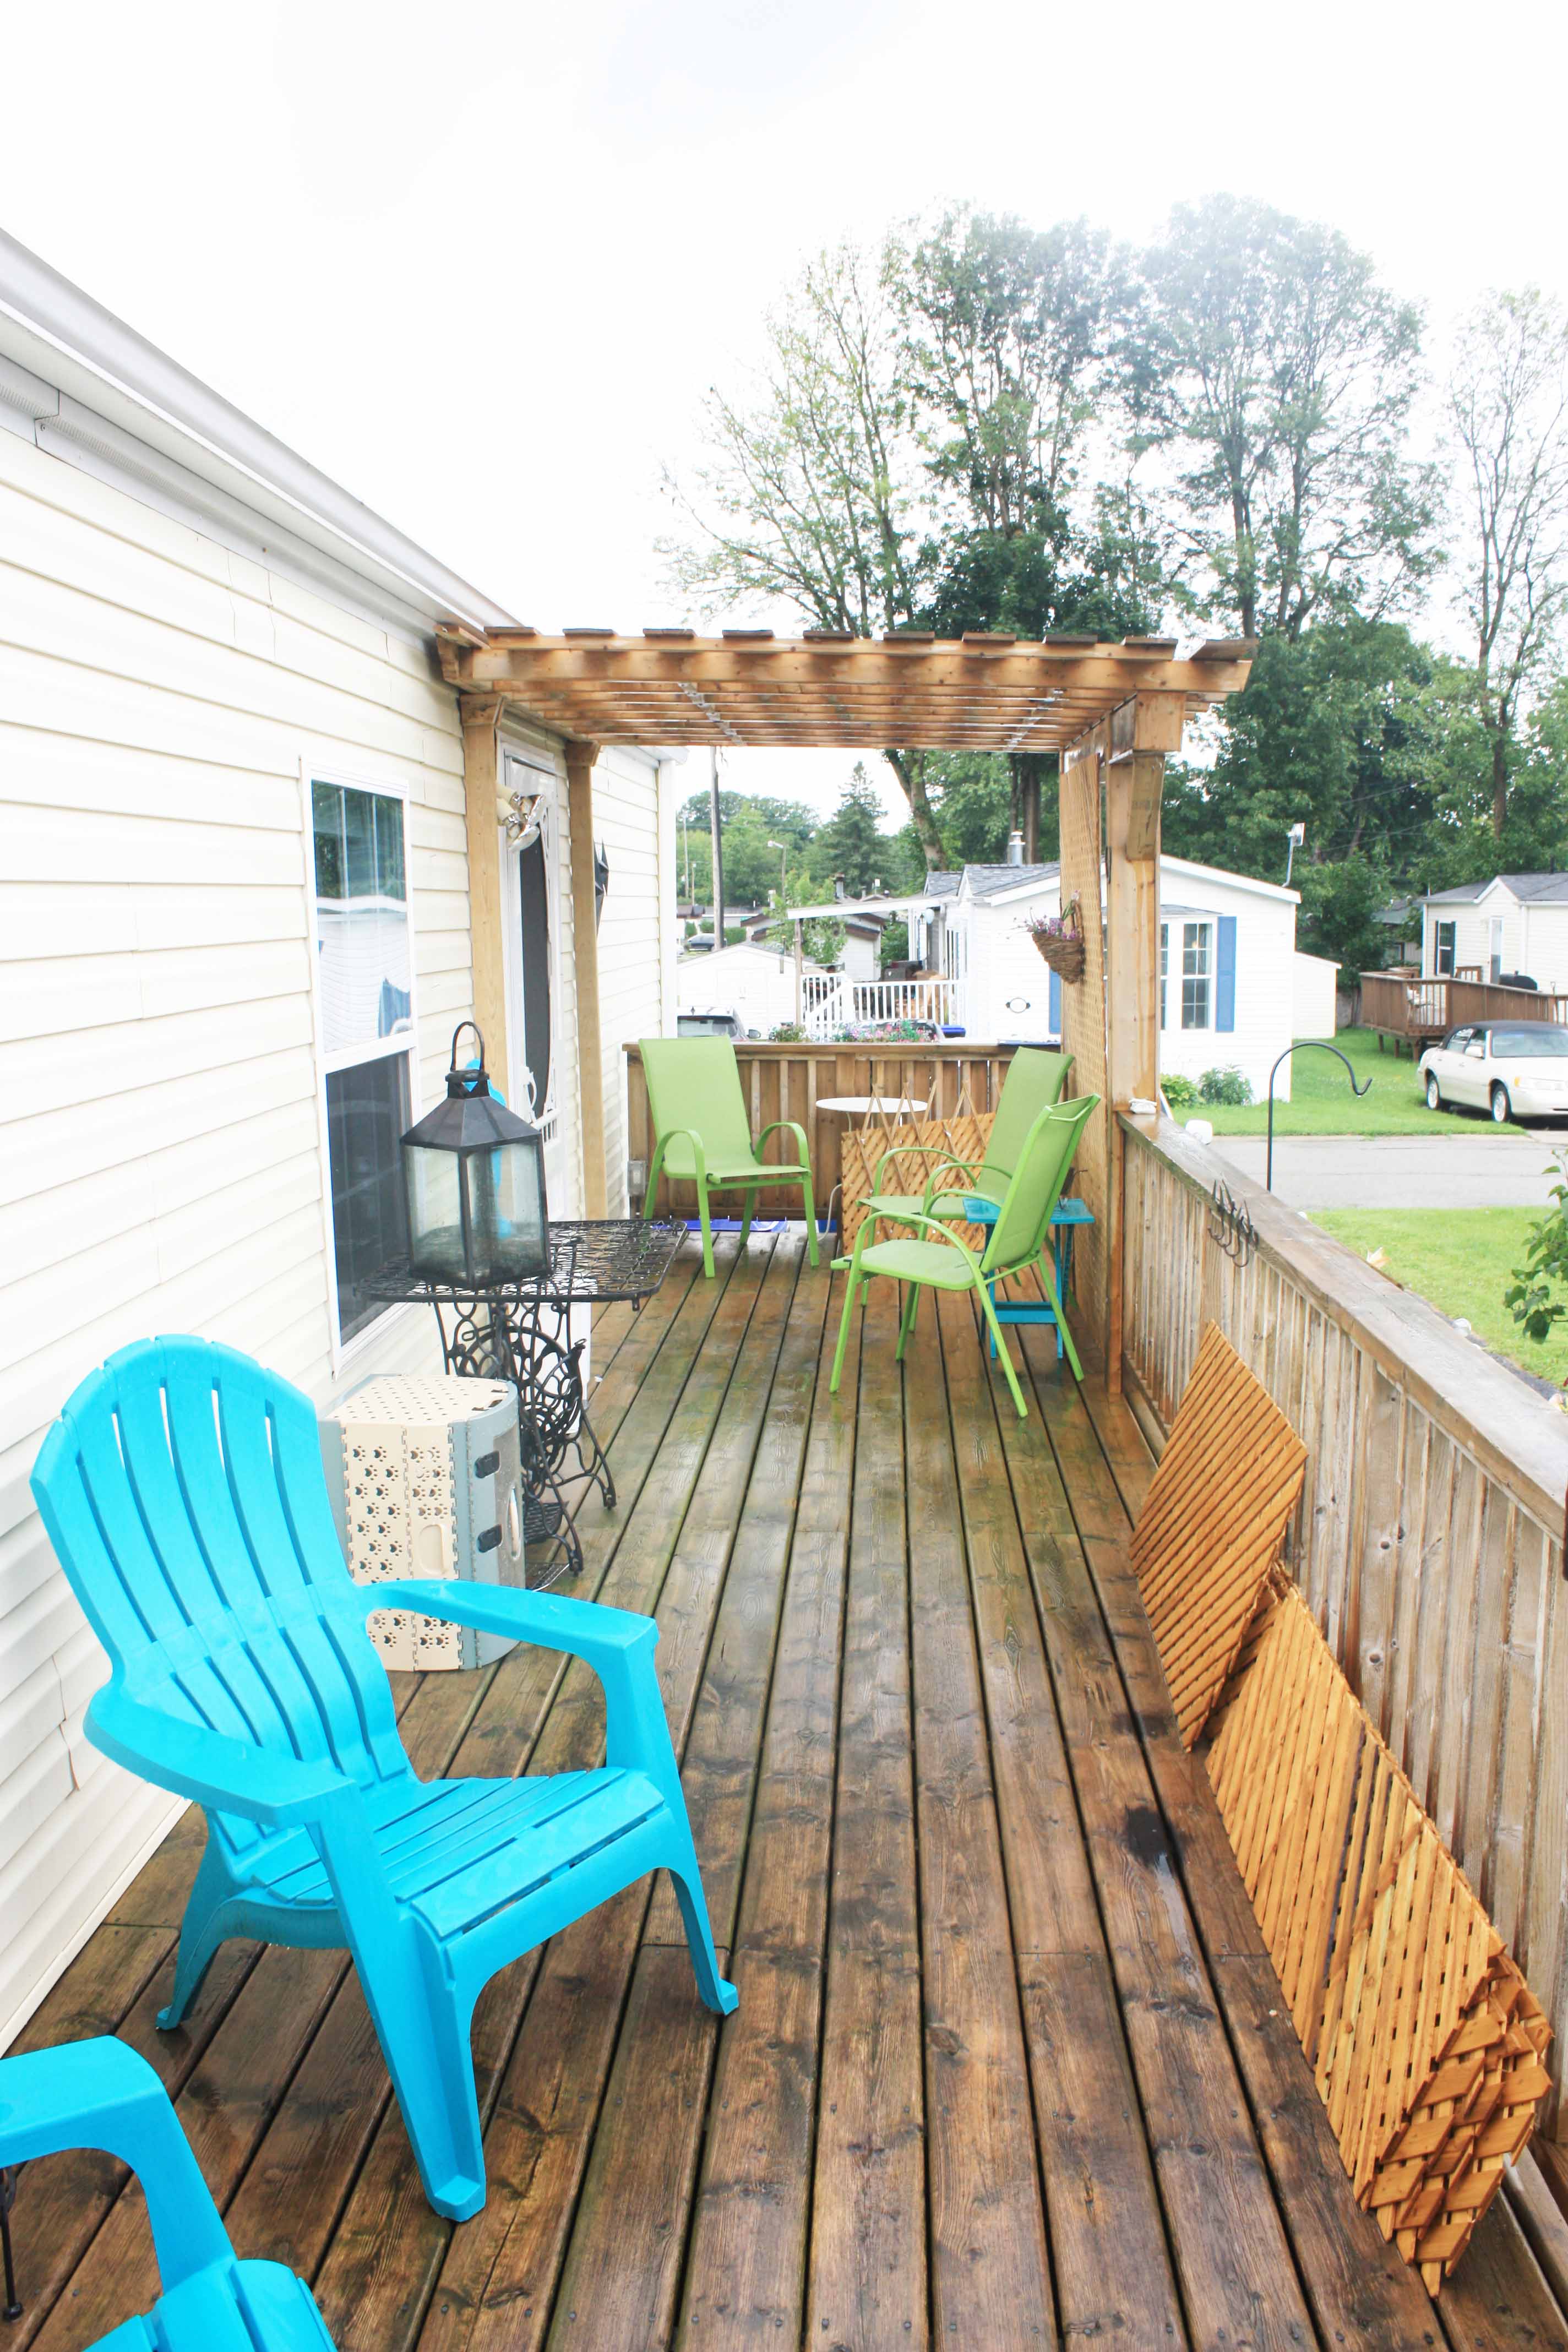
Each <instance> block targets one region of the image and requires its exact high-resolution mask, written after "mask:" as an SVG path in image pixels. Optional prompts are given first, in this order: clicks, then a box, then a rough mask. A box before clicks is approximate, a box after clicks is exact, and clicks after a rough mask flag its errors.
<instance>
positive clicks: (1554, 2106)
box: [1121, 1118, 1568, 2138]
mask: <svg viewBox="0 0 1568 2352" xmlns="http://www.w3.org/2000/svg"><path fill="white" fill-rule="evenodd" d="M1121 1128H1122V1133H1123V1138H1124V1152H1123V1168H1124V1173H1123V1188H1124V1189H1123V1203H1124V1224H1123V1246H1124V1253H1125V1255H1124V1264H1123V1303H1122V1318H1123V1319H1122V1375H1123V1381H1124V1386H1125V1391H1126V1393H1127V1395H1128V1398H1129V1401H1130V1402H1131V1404H1132V1406H1133V1408H1134V1410H1135V1412H1137V1413H1138V1416H1139V1419H1140V1420H1141V1421H1142V1423H1143V1424H1144V1427H1145V1429H1146V1431H1147V1433H1148V1434H1149V1436H1150V1438H1151V1442H1152V1444H1154V1446H1155V1449H1156V1451H1158V1450H1159V1448H1160V1446H1161V1444H1162V1443H1163V1433H1164V1431H1165V1430H1166V1429H1168V1428H1169V1426H1170V1424H1171V1423H1172V1421H1173V1418H1174V1415H1175V1410H1176V1405H1177V1402H1178V1401H1179V1399H1180V1397H1181V1393H1182V1390H1183V1388H1184V1384H1185V1381H1186V1378H1187V1374H1188V1372H1189V1370H1191V1368H1192V1365H1193V1362H1194V1358H1195V1356H1196V1353H1197V1347H1198V1341H1199V1339H1200V1336H1201V1334H1202V1330H1203V1328H1204V1326H1205V1323H1206V1322H1209V1321H1213V1322H1215V1323H1217V1324H1218V1325H1219V1327H1220V1328H1221V1330H1222V1331H1223V1332H1224V1333H1225V1334H1226V1338H1227V1339H1229V1340H1230V1342H1231V1344H1232V1346H1233V1347H1235V1348H1236V1349H1237V1352H1238V1353H1239V1354H1240V1355H1241V1357H1242V1358H1243V1360H1245V1361H1246V1362H1247V1364H1248V1365H1249V1366H1250V1368H1251V1369H1252V1370H1253V1371H1254V1372H1255V1373H1256V1374H1257V1376H1258V1379H1259V1380H1260V1381H1262V1382H1263V1384H1264V1386H1265V1387H1266V1388H1267V1389H1268V1391H1269V1393H1270V1395H1271V1396H1272V1397H1273V1398H1274V1400H1275V1402H1276V1403H1277V1404H1279V1407H1280V1408H1281V1410H1282V1411H1283V1412H1284V1413H1285V1414H1286V1416H1287V1417H1288V1419H1289V1421H1290V1423H1291V1424H1292V1426H1293V1427H1294V1428H1295V1429H1296V1431H1297V1433H1299V1435H1300V1437H1301V1439H1302V1441H1303V1443H1304V1444H1306V1446H1307V1449H1308V1463H1307V1475H1306V1485H1305V1488H1304V1491H1303V1495H1302V1500H1301V1503H1300V1507H1299V1509H1298V1512H1297V1515H1296V1517H1295V1520H1294V1523H1293V1525H1292V1528H1291V1531H1290V1535H1289V1540H1288V1549H1289V1567H1290V1571H1291V1574H1292V1576H1293V1577H1294V1579H1295V1580H1296V1582H1297V1584H1298V1586H1299V1587H1300V1591H1301V1592H1302V1594H1303V1595H1304V1597H1305V1598H1306V1600H1307V1602H1308V1604H1309V1605H1310V1608H1311V1610H1312V1612H1313V1614H1314V1616H1315V1617H1316V1619H1317V1622H1318V1623H1319V1625H1320V1626H1321V1628H1322V1631H1323V1633H1324V1634H1325V1636H1326V1637H1327V1639H1328V1642H1329V1643H1330V1645H1331V1648H1332V1650H1333V1652H1334V1654H1335V1656H1336V1657H1337V1658H1338V1659H1339V1661H1340V1664H1341V1665H1342V1667H1343V1669H1344V1671H1345V1673H1346V1675H1348V1676H1349V1678H1350V1681H1351V1683H1352V1685H1353V1686H1354V1688H1355V1689H1356V1691H1357V1692H1358V1694H1359V1695H1360V1696H1361V1698H1362V1701H1363V1705H1364V1706H1365V1707H1366V1709H1367V1711H1368V1713H1369V1715H1370V1716H1371V1717H1372V1719H1373V1723H1374V1724H1375V1725H1376V1726H1377V1727H1378V1729H1379V1730H1380V1731H1381V1733H1382V1734H1383V1736H1384V1739H1386V1741H1387V1742H1388V1745H1389V1747H1390V1748H1392V1749H1393V1751H1394V1756H1395V1758H1396V1759H1397V1760H1398V1762H1399V1764H1400V1765H1401V1767H1402V1769H1404V1770H1405V1773H1406V1774H1407V1775H1408V1776H1409V1779H1410V1780H1411V1782H1412V1783H1413V1785H1414V1787H1415V1793H1416V1796H1417V1798H1418V1799H1419V1800H1420V1801H1421V1802H1422V1803H1423V1804H1424V1805H1425V1807H1426V1811H1428V1812H1429V1813H1430V1814H1431V1816H1432V1818H1433V1820H1434V1821H1435V1822H1436V1824H1437V1828H1438V1830H1439V1832H1440V1833H1441V1835H1442V1838H1443V1840H1444V1843H1446V1844H1447V1847H1448V1850H1449V1852H1450V1853H1452V1854H1453V1855H1454V1856H1455V1858H1456V1860H1457V1861H1458V1863H1459V1864H1460V1865H1461V1867H1462V1868H1463V1870H1464V1871H1465V1874H1466V1875H1467V1877H1468V1879H1469V1881H1470V1883H1471V1885H1473V1886H1474V1887H1475V1889H1476V1891H1477V1893H1478V1895H1479V1897H1480V1899H1481V1901H1482V1903H1483V1904H1484V1905H1485V1906H1486V1907H1487V1909H1488V1910H1489V1913H1490V1915H1491V1916H1492V1919H1493V1920H1494V1922H1495V1923H1496V1925H1497V1927H1498V1929H1499V1931H1500V1934H1501V1935H1502V1936H1503V1937H1504V1938H1505V1940H1506V1941H1507V1943H1508V1944H1509V1946H1510V1949H1511V1950H1512V1952H1513V1954H1514V1956H1515V1958H1517V1959H1518V1961H1519V1963H1520V1965H1521V1968H1522V1969H1523V1970H1524V1973H1525V1975H1526V1977H1527V1978H1528V1979H1529V1981H1530V1984H1531V1989H1532V1990H1533V1991H1534V1993H1535V1995H1536V1997H1537V1999H1538V2000H1540V2001H1541V2003H1542V2007H1543V2008H1544V2010H1545V2011H1546V2013H1547V2016H1548V2018H1549V2019H1550V2021H1551V2023H1552V2032H1553V2036H1554V2039H1553V2042H1552V2055H1551V2062H1550V2063H1551V2068H1552V2078H1553V2093H1552V2100H1551V2102H1550V2105H1549V2107H1548V2110H1547V2120H1546V2127H1547V2129H1548V2130H1549V2131H1551V2132H1552V2134H1553V2135H1554V2136H1556V2137H1565V2138H1568V2106H1563V2105H1560V2104H1559V2099H1558V2090H1559V2088H1560V2086H1561V2084H1562V2081H1563V2066H1564V2063H1565V2057H1568V1901H1565V1895H1568V1886H1565V1866H1568V1584H1565V1583H1564V1581H1563V1510H1564V1497H1565V1496H1568V1419H1565V1418H1564V1417H1563V1415H1562V1414H1560V1413H1559V1412H1556V1411H1555V1410H1554V1408H1553V1407H1552V1406H1551V1405H1550V1404H1549V1403H1547V1402H1546V1401H1545V1400H1544V1399H1542V1398H1540V1397H1537V1396H1536V1395H1534V1394H1532V1393H1531V1391H1530V1389H1529V1388H1528V1387H1527V1386H1526V1385H1525V1384H1524V1383H1523V1382H1522V1381H1521V1380H1520V1379H1519V1378H1518V1376H1517V1375H1516V1374H1514V1373H1512V1372H1510V1371H1509V1370H1505V1369H1504V1367H1503V1366H1502V1365H1500V1364H1499V1363H1496V1362H1494V1361H1493V1360H1492V1359H1491V1358H1489V1356H1487V1355H1486V1354H1485V1352H1484V1351H1483V1350H1482V1349H1480V1348H1479V1347H1477V1346H1476V1345H1475V1344H1474V1343H1473V1342H1471V1341H1469V1340H1468V1339H1464V1338H1463V1337H1462V1336H1461V1335H1460V1334H1459V1333H1458V1332H1457V1331H1455V1330H1454V1328H1452V1326H1451V1325H1450V1324H1449V1323H1447V1321H1446V1320H1445V1318H1443V1317H1442V1316H1441V1315H1439V1314H1438V1313H1437V1312H1436V1309H1435V1308H1433V1307H1428V1306H1427V1305H1426V1302H1425V1301H1424V1300H1422V1299H1419V1298H1416V1297H1414V1296H1412V1295H1411V1294H1410V1293H1409V1292H1407V1291H1403V1290H1400V1289H1398V1288H1397V1287H1396V1286H1394V1284H1392V1283H1390V1282H1388V1281H1386V1280H1385V1279H1384V1277H1383V1276H1380V1275H1377V1274H1375V1273H1374V1272H1373V1270H1372V1268H1371V1267H1369V1266H1367V1265H1363V1263H1362V1262H1361V1260H1360V1259H1358V1258H1356V1257H1355V1256H1353V1255H1352V1253H1351V1252H1350V1251H1348V1250H1346V1249H1343V1248H1342V1246H1341V1245H1340V1244H1338V1243H1337V1242H1333V1241H1331V1239H1330V1238H1329V1236H1328V1235H1327V1234H1323V1233H1321V1232H1320V1231H1318V1229H1317V1228H1316V1227H1315V1226H1312V1225H1310V1224H1308V1223H1306V1222H1305V1221H1304V1220H1303V1219H1302V1218H1300V1216H1298V1215H1297V1214H1296V1213H1294V1212H1293V1211H1291V1210H1289V1209H1287V1208H1285V1207H1284V1206H1283V1205H1282V1203H1280V1202H1278V1201H1276V1200H1274V1199H1273V1198H1272V1197H1271V1196H1269V1195H1268V1194H1265V1193H1263V1192H1259V1191H1258V1190H1256V1189H1255V1188H1253V1187H1251V1186H1249V1185H1247V1183H1246V1182H1245V1181H1244V1180H1242V1179H1241V1178H1240V1176H1239V1175H1238V1174H1237V1171H1235V1170H1233V1169H1231V1168H1230V1167H1229V1166H1227V1165H1226V1163H1224V1162H1223V1161H1220V1160H1216V1159H1215V1156H1214V1155H1213V1154H1212V1153H1210V1152H1208V1151H1206V1150H1204V1149H1203V1148H1202V1147H1200V1146H1197V1145H1194V1144H1189V1143H1188V1142H1186V1141H1185V1139H1184V1138H1183V1137H1182V1135H1181V1132H1180V1130H1179V1129H1175V1128H1173V1127H1172V1126H1171V1125H1170V1124H1169V1123H1168V1122H1167V1123H1164V1124H1163V1125H1162V1127H1161V1128H1160V1130H1159V1132H1158V1133H1157V1134H1154V1133H1152V1132H1151V1131H1150V1129H1149V1128H1148V1127H1147V1125H1134V1124H1133V1123H1132V1122H1131V1120H1129V1119H1125V1118H1124V1119H1123V1120H1122V1121H1121ZM1216 1177H1223V1178H1224V1180H1225V1181H1226V1183H1227V1184H1228V1185H1229V1186H1230V1187H1231V1189H1232V1191H1233V1192H1235V1193H1236V1194H1237V1195H1238V1196H1239V1197H1240V1199H1241V1200H1242V1201H1243V1202H1244V1204H1245V1206H1246V1208H1247V1212H1248V1213H1249V1215H1250V1216H1251V1218H1252V1220H1253V1223H1254V1224H1255V1226H1256V1229H1257V1233H1258V1244H1257V1247H1256V1250H1255V1252H1254V1253H1253V1255H1251V1256H1250V1258H1249V1259H1248V1260H1247V1262H1246V1263H1242V1262H1240V1261H1239V1260H1238V1259H1237V1257H1236V1256H1233V1255H1227V1254H1226V1251H1225V1249H1223V1248H1222V1247H1221V1246H1220V1243H1219V1240H1218V1239H1217V1238H1216V1236H1215V1233H1214V1232H1213V1231H1212V1230H1211V1225H1212V1223H1213V1218H1212V1207H1211V1192H1212V1188H1213V1185H1214V1183H1215V1179H1216Z"/></svg>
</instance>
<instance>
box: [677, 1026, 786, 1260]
mask: <svg viewBox="0 0 1568 2352" xmlns="http://www.w3.org/2000/svg"><path fill="white" fill-rule="evenodd" d="M638 1051H639V1052H640V1053H641V1055H642V1066H643V1076H644V1079H645V1080H646V1082H647V1104H648V1110H649V1113H650V1115H651V1117H652V1119H653V1131H654V1147H653V1157H652V1159H651V1160H649V1161H648V1167H647V1192H646V1194H645V1195H644V1198H643V1208H642V1213H643V1215H644V1216H645V1217H651V1216H652V1214H653V1202H654V1195H655V1193H656V1192H657V1191H658V1179H659V1171H660V1170H661V1169H662V1171H664V1173H665V1175H667V1176H674V1177H678V1178H684V1179H685V1180H686V1181H688V1182H689V1183H695V1185H696V1187H697V1215H698V1219H699V1222H700V1224H701V1227H702V1271H703V1273H704V1274H708V1275H710V1274H711V1273H712V1271H713V1231H712V1226H711V1223H710V1218H709V1211H708V1195H709V1193H710V1192H742V1193H743V1194H744V1195H745V1209H744V1213H743V1215H742V1223H741V1239H742V1241H744V1240H745V1238H746V1235H747V1234H749V1233H750V1232H751V1230H752V1212H753V1210H754V1209H755V1207H756V1196H757V1192H758V1188H759V1187H760V1186H761V1185H763V1184H783V1185H789V1186H793V1185H795V1184H798V1185H799V1186H800V1190H801V1198H802V1200H803V1201H804V1202H805V1241H806V1247H807V1249H808V1250H809V1251H810V1253H811V1262H812V1264H813V1265H816V1202H815V1200H814V1199H813V1197H812V1190H811V1154H810V1152H809V1151H808V1150H807V1148H806V1141H805V1128H804V1127H801V1126H799V1125H798V1124H797V1122H796V1121H795V1119H793V1118H775V1119H774V1120H773V1125H772V1126H771V1127H764V1128H763V1131H762V1133H761V1134H760V1135H759V1136H758V1137H756V1139H754V1140H753V1139H752V1129H751V1122H750V1121H749V1120H748V1118H747V1117H746V1106H745V1100H744V1098H743V1097H742V1093H741V1070H740V1065H739V1064H738V1063H737V1061H736V1059H735V1048H734V1047H733V1045H731V1043H730V1041H729V1039H728V1038H727V1037H645V1038H643V1039H642V1041H641V1044H640V1045H639V1047H638ZM781 1128H787V1129H789V1131H790V1133H791V1134H792V1135H793V1136H794V1137H795V1140H796V1141H797V1143H798V1144H799V1146H800V1163H799V1165H798V1166H792V1165H790V1164H789V1163H788V1162H787V1161H785V1162H782V1163H780V1164H778V1165H776V1166H775V1165H773V1164H771V1163H769V1162H766V1161H764V1160H763V1158H762V1149H763V1144H764V1143H765V1142H766V1141H767V1139H768V1138H769V1136H770V1135H776V1134H777V1132H778V1130H779V1129H781Z"/></svg>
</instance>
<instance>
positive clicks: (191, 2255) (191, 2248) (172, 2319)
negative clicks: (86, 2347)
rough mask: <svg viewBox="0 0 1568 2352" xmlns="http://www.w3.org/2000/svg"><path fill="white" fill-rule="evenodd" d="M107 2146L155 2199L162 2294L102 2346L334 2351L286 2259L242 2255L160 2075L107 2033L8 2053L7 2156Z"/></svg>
mask: <svg viewBox="0 0 1568 2352" xmlns="http://www.w3.org/2000/svg"><path fill="white" fill-rule="evenodd" d="M71 2147H99V2148H102V2149H103V2150H104V2151H105V2152H106V2154H108V2155H110V2156H114V2157H118V2158H119V2159H120V2161H121V2164H128V2165H129V2166H130V2167H131V2169H132V2172H133V2173H135V2175H136V2176H137V2178H138V2179H139V2180H140V2181H141V2183H142V2189H143V2190H144V2192H145V2194H146V2198H147V2217H148V2219H149V2221H151V2222H152V2224H153V2251H154V2252H155V2253H156V2255H157V2257H158V2273H159V2277H160V2279H161V2281H162V2284H163V2293H162V2294H161V2295H160V2296H159V2298H158V2300H157V2302H156V2303H155V2304H154V2305H153V2308H152V2310H151V2311H150V2312H149V2313H148V2314H147V2315H146V2317H145V2318H142V2319H128V2320H126V2321H125V2322H124V2324H123V2326H120V2327H116V2328H113V2329H111V2330H110V2334H109V2335H107V2336H100V2338H99V2340H98V2352H332V2339H331V2336H329V2335H328V2334H327V2331H326V2327H325V2326H324V2325H323V2323H322V2319H321V2313H320V2312H319V2311H318V2310H317V2308H316V2305H315V2302H314V2300H313V2298H312V2296H311V2294H310V2288H309V2287H308V2286H307V2285H306V2284H305V2282H304V2280H303V2279H300V2278H296V2277H295V2275H294V2273H293V2272H292V2271H289V2270H285V2269H284V2267H283V2265H282V2263H242V2262H240V2261H238V2260H237V2258H236V2255H235V2251H234V2248H233V2247H232V2246H231V2245H230V2243H229V2242H228V2232H227V2231H226V2230H225V2228H224V2226H223V2223H222V2222H221V2221H219V2219H218V2211H217V2207H216V2205H215V2204H214V2203H213V2200H212V2198H211V2196H210V2195H209V2194H208V2190H207V2185H206V2182H205V2180H204V2179H202V2175H201V2168H200V2167H199V2165H198V2164H197V2162H196V2159H195V2157H194V2156H193V2155H192V2154H191V2147H190V2142H189V2141H188V2140H187V2139H186V2137H185V2135H184V2132H183V2131H182V2130H181V2129H180V2124H179V2118H178V2117H177V2116H176V2115H175V2113H174V2108H173V2107H172V2106H171V2105H169V2101H168V2097H167V2095H166V2094H165V2092H164V2089H163V2084H162V2083H160V2082H159V2080H158V2077H157V2076H156V2074H154V2073H153V2069H152V2068H151V2066H149V2065H148V2063H147V2061H146V2060H145V2058H139V2057H138V2056H137V2054H136V2053H135V2051H134V2050H129V2049H127V2047H126V2045H125V2043H124V2042H115V2041H113V2040H111V2039H110V2038H109V2037H107V2036H106V2037H104V2038H103V2039H102V2040H100V2041H97V2042H66V2043H64V2044H63V2045H62V2047H61V2048H59V2049H58V2050H36V2051H32V2052H30V2053H28V2055H27V2056H26V2057H25V2058H4V2059H0V2165H8V2164H26V2163H28V2162H30V2161H31V2159H32V2158H34V2157H37V2156H56V2155H58V2154H59V2153H60V2152H61V2151H62V2150H64V2149H66V2148H71Z"/></svg>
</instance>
